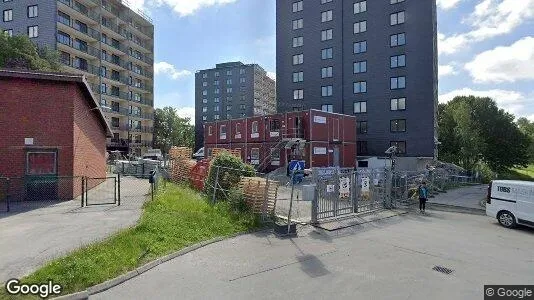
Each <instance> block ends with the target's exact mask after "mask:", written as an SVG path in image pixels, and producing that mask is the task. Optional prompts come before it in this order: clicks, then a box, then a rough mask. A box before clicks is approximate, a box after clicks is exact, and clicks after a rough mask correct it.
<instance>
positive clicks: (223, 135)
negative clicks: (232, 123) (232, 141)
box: [219, 125, 226, 139]
mask: <svg viewBox="0 0 534 300" xmlns="http://www.w3.org/2000/svg"><path fill="white" fill-rule="evenodd" d="M219 134H220V136H221V139H225V138H226V125H221V127H219Z"/></svg>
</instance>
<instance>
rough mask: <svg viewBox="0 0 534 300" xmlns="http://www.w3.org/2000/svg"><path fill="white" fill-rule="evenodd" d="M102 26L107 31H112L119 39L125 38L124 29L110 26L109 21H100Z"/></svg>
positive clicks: (113, 25)
mask: <svg viewBox="0 0 534 300" xmlns="http://www.w3.org/2000/svg"><path fill="white" fill-rule="evenodd" d="M102 25H103V26H104V27H106V28H108V29H109V30H111V31H113V32H114V33H116V34H118V35H120V36H121V37H123V38H125V39H126V38H127V34H126V31H125V30H124V29H121V28H119V26H117V25H115V24H112V23H111V22H109V21H104V20H102Z"/></svg>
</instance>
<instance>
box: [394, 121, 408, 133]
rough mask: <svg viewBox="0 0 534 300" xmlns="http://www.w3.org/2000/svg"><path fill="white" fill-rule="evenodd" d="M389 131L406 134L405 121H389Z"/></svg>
mask: <svg viewBox="0 0 534 300" xmlns="http://www.w3.org/2000/svg"><path fill="white" fill-rule="evenodd" d="M390 130H391V132H406V120H404V119H399V120H391V125H390Z"/></svg>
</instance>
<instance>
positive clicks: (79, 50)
mask: <svg viewBox="0 0 534 300" xmlns="http://www.w3.org/2000/svg"><path fill="white" fill-rule="evenodd" d="M0 11H1V12H2V19H0V29H2V31H3V32H5V33H7V34H9V35H21V34H24V35H28V36H29V37H30V39H31V40H33V41H35V42H36V43H37V44H38V45H39V46H48V47H50V48H52V49H56V50H57V51H58V52H59V56H60V61H61V63H62V64H63V67H64V71H67V72H72V73H81V74H85V75H86V77H87V80H88V81H89V83H90V84H91V87H92V90H93V92H94V93H95V96H96V97H97V98H98V99H99V101H100V104H101V106H102V110H103V111H104V113H105V116H106V119H107V120H108V122H109V124H110V125H111V128H112V130H113V138H112V139H110V140H108V145H107V146H108V147H107V148H108V150H119V151H123V152H129V153H132V154H136V155H140V154H141V153H142V152H144V150H146V149H147V148H149V147H151V146H152V140H153V136H152V133H153V124H154V121H153V120H154V96H153V83H154V79H153V69H154V25H153V24H152V20H151V19H150V18H149V17H147V16H146V15H144V14H143V13H142V12H140V11H133V10H131V9H130V8H129V4H128V2H127V1H125V0H40V1H37V0H2V1H1V2H0ZM50 101H53V95H51V99H50Z"/></svg>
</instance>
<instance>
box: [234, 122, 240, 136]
mask: <svg viewBox="0 0 534 300" xmlns="http://www.w3.org/2000/svg"><path fill="white" fill-rule="evenodd" d="M235 134H236V135H237V134H241V123H236V124H235Z"/></svg>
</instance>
